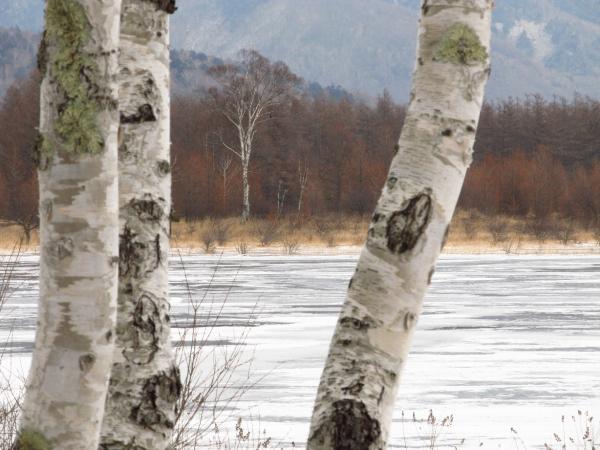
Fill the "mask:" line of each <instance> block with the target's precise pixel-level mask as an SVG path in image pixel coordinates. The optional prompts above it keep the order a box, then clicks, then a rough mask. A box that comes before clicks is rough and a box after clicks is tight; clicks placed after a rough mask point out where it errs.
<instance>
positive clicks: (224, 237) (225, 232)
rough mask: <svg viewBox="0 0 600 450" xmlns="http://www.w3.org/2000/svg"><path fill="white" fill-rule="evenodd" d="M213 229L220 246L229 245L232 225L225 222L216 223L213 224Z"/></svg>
mask: <svg viewBox="0 0 600 450" xmlns="http://www.w3.org/2000/svg"><path fill="white" fill-rule="evenodd" d="M213 229H214V232H215V239H216V240H217V243H218V244H219V245H225V244H227V241H228V240H229V236H230V234H231V225H230V224H227V223H225V222H224V221H222V220H221V221H218V222H217V221H215V222H214V224H213Z"/></svg>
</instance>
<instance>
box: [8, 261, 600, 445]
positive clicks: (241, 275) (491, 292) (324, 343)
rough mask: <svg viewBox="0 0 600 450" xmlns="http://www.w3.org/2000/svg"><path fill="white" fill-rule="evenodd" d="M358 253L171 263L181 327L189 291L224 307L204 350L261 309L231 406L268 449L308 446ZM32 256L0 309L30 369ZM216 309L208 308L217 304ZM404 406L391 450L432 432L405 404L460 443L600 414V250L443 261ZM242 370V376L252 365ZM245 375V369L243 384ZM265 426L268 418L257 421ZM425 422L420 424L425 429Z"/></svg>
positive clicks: (535, 435)
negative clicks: (442, 420) (444, 422)
mask: <svg viewBox="0 0 600 450" xmlns="http://www.w3.org/2000/svg"><path fill="white" fill-rule="evenodd" d="M355 262H356V255H352V256H279V257H278V256H222V257H220V256H218V255H210V256H206V255H189V256H183V257H181V259H180V258H179V257H174V258H173V259H172V261H171V280H172V286H171V294H172V297H173V311H172V312H173V314H172V316H173V321H174V323H176V324H177V323H180V324H181V323H185V319H186V312H187V311H188V309H189V305H188V296H187V287H186V283H185V277H184V271H183V269H182V266H185V273H186V274H187V280H188V282H189V286H190V288H191V291H192V294H193V295H194V296H196V297H201V296H202V295H204V293H205V292H207V289H209V287H210V290H209V291H208V294H207V296H206V299H205V303H204V306H203V308H207V309H210V308H212V310H213V311H215V310H218V308H220V305H222V304H223V301H224V300H225V299H226V301H225V303H224V306H223V310H222V313H221V315H220V317H219V319H218V326H217V327H216V328H215V330H214V331H213V334H212V335H211V337H210V342H209V344H210V345H212V346H219V347H222V348H223V349H226V348H227V346H228V345H231V343H232V342H235V340H236V339H238V338H239V336H240V335H241V334H242V330H243V328H244V325H245V324H246V323H247V321H248V317H250V316H251V315H254V316H255V319H254V322H253V325H254V326H253V327H252V329H251V330H250V332H249V335H248V338H247V339H246V345H245V348H246V349H247V350H246V356H247V357H252V358H253V364H252V375H251V376H252V377H253V379H254V380H258V381H257V384H256V386H255V387H253V388H252V389H251V390H250V391H249V392H248V393H247V394H246V395H245V397H244V398H243V399H242V401H240V402H238V403H237V405H235V408H234V409H233V410H231V411H228V412H227V413H228V414H229V416H230V417H231V423H233V421H234V420H235V419H236V418H237V417H242V418H243V419H244V421H245V422H246V423H249V422H253V423H254V425H253V427H254V428H255V430H258V428H260V430H263V429H264V430H266V432H267V435H269V436H271V437H272V438H273V443H274V444H275V445H274V447H276V448H291V447H292V444H291V443H292V442H294V443H295V445H296V447H297V448H302V447H303V443H304V442H305V438H306V433H307V430H308V424H309V417H310V413H311V408H312V402H313V398H314V395H315V392H316V387H317V384H318V381H319V376H320V372H321V368H322V365H323V363H324V358H325V355H326V352H327V348H328V344H329V339H330V337H331V334H332V332H333V328H334V325H335V321H336V317H337V312H338V309H339V306H340V304H341V302H342V301H343V297H344V293H345V289H346V286H347V284H348V280H349V278H350V276H351V274H352V273H353V270H354V266H355ZM37 270H38V269H37V257H36V256H35V255H26V256H24V257H23V258H22V260H21V263H20V265H19V268H18V273H17V277H16V288H17V290H16V292H15V293H14V294H13V296H12V297H11V299H10V301H9V304H8V305H7V306H6V308H5V310H4V311H3V314H2V316H1V317H0V325H1V331H2V335H3V338H4V339H5V340H9V344H8V347H7V349H8V351H7V353H6V354H5V357H4V360H3V366H4V368H5V369H10V370H11V371H12V373H13V375H14V374H25V373H26V372H27V368H28V364H29V357H30V352H31V347H32V341H33V337H34V331H35V330H34V329H35V322H36V297H37ZM211 305H212V306H211ZM412 348H413V351H412V353H411V355H410V357H409V360H408V366H407V369H406V371H405V373H404V375H403V380H402V387H401V390H400V395H399V398H398V402H397V410H396V417H395V425H394V428H393V432H392V438H391V447H392V448H404V445H405V438H406V442H407V447H408V448H424V446H425V443H424V442H423V441H421V440H420V438H421V437H425V436H426V435H427V433H426V432H425V431H424V430H423V431H422V432H419V430H418V426H415V424H413V423H412V421H411V420H409V421H408V422H407V423H405V424H404V425H403V424H402V421H401V417H402V415H401V412H402V411H403V410H404V411H405V412H406V413H405V414H406V416H407V418H412V414H413V411H414V412H415V413H416V415H417V417H418V418H425V417H426V416H427V414H428V411H429V409H430V408H431V409H433V410H434V413H435V414H436V416H438V417H443V416H445V415H449V414H453V415H454V426H453V427H452V428H450V429H449V430H448V431H445V432H444V433H443V435H442V437H441V441H442V443H443V444H444V445H448V446H452V445H458V444H459V443H460V442H461V440H462V439H463V438H464V439H465V441H464V444H463V446H462V447H461V446H459V448H469V449H470V448H479V446H480V443H483V447H482V448H506V449H516V448H524V447H523V444H519V445H520V446H517V443H515V441H514V439H513V438H514V434H513V433H512V432H511V430H510V428H511V427H513V428H515V429H516V430H517V431H518V432H519V436H520V439H522V440H523V441H524V443H525V444H526V446H527V448H540V447H542V446H543V444H544V442H549V443H550V442H551V440H552V435H553V433H554V432H558V433H559V434H562V425H561V415H563V414H564V415H566V416H567V431H569V429H570V424H569V421H570V419H569V417H570V416H571V415H572V414H574V413H575V414H576V412H577V410H578V409H579V410H582V411H585V410H589V411H590V413H594V412H595V414H598V415H600V256H562V255H561V256H550V255H545V256H500V255H460V256H456V255H445V256H443V257H442V258H441V260H440V262H439V265H438V269H437V272H436V275H435V277H434V280H433V284H432V286H431V288H430V291H429V294H428V296H427V300H426V304H425V308H424V312H423V315H422V317H421V320H420V322H419V325H418V329H417V332H416V335H415V338H414V342H413V347H412ZM247 369H248V368H247V367H245V368H244V370H246V371H247ZM244 376H245V373H244V374H242V373H240V377H241V378H243V377H244ZM258 422H260V425H258ZM421 427H422V428H423V429H425V428H427V427H426V426H421Z"/></svg>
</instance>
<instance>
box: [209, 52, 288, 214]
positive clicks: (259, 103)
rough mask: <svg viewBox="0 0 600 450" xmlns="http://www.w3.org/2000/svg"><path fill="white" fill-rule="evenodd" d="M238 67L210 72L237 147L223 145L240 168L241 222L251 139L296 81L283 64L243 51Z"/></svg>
mask: <svg viewBox="0 0 600 450" xmlns="http://www.w3.org/2000/svg"><path fill="white" fill-rule="evenodd" d="M240 54H241V57H242V58H241V63H240V64H239V65H228V64H223V65H219V66H215V67H213V68H211V69H210V74H211V75H212V76H213V77H214V78H215V79H216V80H217V81H219V82H220V83H221V86H222V91H220V90H218V89H211V93H212V95H213V98H214V99H215V101H216V102H217V104H218V106H219V108H221V110H222V111H223V114H224V115H225V117H226V118H227V120H228V121H229V122H231V124H232V125H233V126H234V127H235V129H236V131H237V135H238V145H237V146H232V145H229V144H227V143H226V142H223V145H224V146H225V147H226V148H227V149H228V150H230V151H231V152H232V153H233V154H235V155H236V156H237V157H238V158H239V159H240V162H241V165H242V191H243V199H242V220H244V221H246V220H248V218H249V217H250V181H249V179H248V173H249V167H250V158H251V156H252V150H253V143H254V138H255V136H256V132H257V131H258V128H259V127H260V125H261V124H263V123H264V122H266V121H268V120H270V119H271V118H272V117H273V108H274V107H275V106H276V105H277V104H278V103H280V102H281V101H283V100H284V99H285V97H286V96H287V95H288V94H289V93H290V92H291V90H292V88H293V87H294V86H295V85H296V84H297V83H298V82H299V79H298V78H297V77H296V76H295V75H294V74H293V73H292V72H291V71H290V70H289V68H288V67H287V66H286V65H285V64H284V63H282V62H276V63H270V62H269V60H268V59H267V58H265V57H264V56H262V55H260V54H259V53H258V52H256V51H253V50H243V51H242V52H241V53H240Z"/></svg>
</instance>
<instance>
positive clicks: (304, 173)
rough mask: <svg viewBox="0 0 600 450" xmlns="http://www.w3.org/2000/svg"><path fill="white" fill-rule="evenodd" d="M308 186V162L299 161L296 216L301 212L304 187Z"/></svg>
mask: <svg viewBox="0 0 600 450" xmlns="http://www.w3.org/2000/svg"><path fill="white" fill-rule="evenodd" d="M307 184H308V161H307V160H304V161H300V162H299V163H298V186H299V188H300V189H299V193H298V216H300V213H301V212H302V199H303V197H304V191H305V189H306V185H307Z"/></svg>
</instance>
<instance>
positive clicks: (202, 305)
mask: <svg viewBox="0 0 600 450" xmlns="http://www.w3.org/2000/svg"><path fill="white" fill-rule="evenodd" d="M180 262H181V266H182V270H183V274H184V280H185V284H186V287H187V298H188V301H189V308H188V311H187V314H186V316H185V317H184V318H183V320H181V321H178V322H175V323H174V324H173V328H174V329H179V330H182V331H181V332H180V334H179V338H178V339H177V340H176V341H175V354H176V361H177V365H178V366H179V367H181V368H182V390H181V396H180V398H179V401H178V404H177V415H176V417H175V429H174V433H173V438H172V443H171V448H172V449H173V450H195V449H200V448H206V444H207V443H210V442H213V441H215V439H218V440H221V434H222V433H221V432H220V431H219V430H221V429H222V428H223V426H222V425H223V424H224V423H225V422H226V421H228V420H230V419H231V416H230V414H231V411H232V410H233V406H234V405H235V404H236V403H237V402H238V401H239V400H240V398H241V397H242V396H243V395H244V394H245V393H246V392H248V390H250V389H251V388H252V387H253V386H255V384H256V383H257V382H259V381H260V380H252V379H251V376H250V369H251V363H252V357H251V356H249V357H248V356H247V355H246V354H245V351H244V349H245V343H246V340H247V337H248V333H249V330H250V329H251V328H252V326H253V323H254V322H255V320H256V316H255V314H254V313H252V314H250V315H249V316H248V318H247V320H246V322H245V323H243V324H242V331H241V334H240V335H239V336H237V337H235V338H234V339H232V341H231V342H228V343H227V345H223V346H221V347H219V348H220V349H221V350H220V351H219V350H217V347H215V346H214V345H213V346H211V336H213V334H214V331H215V328H216V327H217V326H218V325H219V320H220V319H221V318H222V314H223V309H224V306H225V302H226V301H227V299H228V298H229V293H230V292H226V293H225V295H224V298H223V299H222V301H217V302H214V301H211V300H209V299H208V294H209V293H210V292H211V287H212V285H213V283H214V281H215V277H216V275H217V272H218V270H219V267H218V266H217V268H216V269H215V271H214V272H213V275H212V277H211V280H210V281H209V284H208V287H207V288H206V289H205V290H204V292H202V293H200V294H199V295H198V294H196V293H193V292H192V291H191V288H190V283H189V282H188V279H187V274H186V272H185V266H184V264H183V260H182V258H181V257H180ZM242 369H243V370H242ZM236 373H238V374H239V373H243V374H245V375H244V376H242V377H241V379H240V378H237V377H236V379H235V380H234V379H233V377H234V374H236ZM238 426H239V427H240V428H241V421H239V422H238ZM236 433H237V434H239V430H238V427H236ZM238 441H240V439H238V437H235V438H234V439H233V441H231V442H232V443H233V446H231V447H214V448H219V449H221V448H223V449H224V448H231V449H241V448H244V447H242V446H241V444H242V443H244V442H246V441H247V440H246V441H244V440H242V441H241V442H238ZM236 443H237V444H236ZM211 448H213V447H211ZM255 448H256V447H255ZM0 450H1V449H0Z"/></svg>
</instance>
